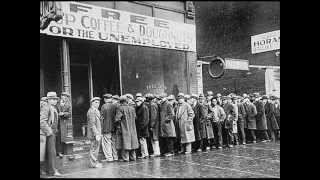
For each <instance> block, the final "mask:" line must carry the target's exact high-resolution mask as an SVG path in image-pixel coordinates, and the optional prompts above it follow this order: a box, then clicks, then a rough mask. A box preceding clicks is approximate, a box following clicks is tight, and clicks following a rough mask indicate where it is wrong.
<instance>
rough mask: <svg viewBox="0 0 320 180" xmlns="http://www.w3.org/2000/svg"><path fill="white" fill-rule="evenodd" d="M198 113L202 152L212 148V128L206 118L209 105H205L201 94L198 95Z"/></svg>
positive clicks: (208, 119)
mask: <svg viewBox="0 0 320 180" xmlns="http://www.w3.org/2000/svg"><path fill="white" fill-rule="evenodd" d="M198 104H199V106H198V109H197V111H198V113H199V117H200V126H201V136H202V145H203V146H202V151H208V150H210V148H213V142H212V140H213V138H214V134H213V128H212V123H211V120H210V118H209V117H208V108H209V106H211V103H206V99H205V97H204V95H203V94H200V95H199V102H198Z"/></svg>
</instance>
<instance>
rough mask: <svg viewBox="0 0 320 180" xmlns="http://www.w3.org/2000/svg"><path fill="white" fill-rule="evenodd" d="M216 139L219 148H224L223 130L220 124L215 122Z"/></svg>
mask: <svg viewBox="0 0 320 180" xmlns="http://www.w3.org/2000/svg"><path fill="white" fill-rule="evenodd" d="M213 124H214V130H213V132H214V139H215V144H216V146H217V147H220V146H222V129H221V123H220V122H214V123H213Z"/></svg>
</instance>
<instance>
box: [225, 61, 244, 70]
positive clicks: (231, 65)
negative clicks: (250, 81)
mask: <svg viewBox="0 0 320 180" xmlns="http://www.w3.org/2000/svg"><path fill="white" fill-rule="evenodd" d="M224 60H225V63H226V66H225V68H226V69H234V70H246V71H248V70H249V61H248V60H243V59H232V58H225V59H224Z"/></svg>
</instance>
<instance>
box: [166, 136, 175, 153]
mask: <svg viewBox="0 0 320 180" xmlns="http://www.w3.org/2000/svg"><path fill="white" fill-rule="evenodd" d="M174 140H175V138H172V137H168V138H167V145H168V153H174V149H173V144H174Z"/></svg>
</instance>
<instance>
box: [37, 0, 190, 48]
mask: <svg viewBox="0 0 320 180" xmlns="http://www.w3.org/2000/svg"><path fill="white" fill-rule="evenodd" d="M61 4H62V11H63V19H62V20H60V21H58V22H51V23H50V25H49V26H48V28H46V29H45V30H43V31H42V30H40V33H45V34H48V35H52V36H63V37H71V38H79V39H89V40H97V41H105V42H115V43H123V44H131V45H140V46H149V47H158V48H166V49H176V50H183V51H194V52H195V51H196V31H195V25H192V24H184V23H178V22H174V21H168V20H163V19H158V18H153V17H149V16H143V15H139V14H135V13H130V12H126V11H119V10H114V9H108V8H102V7H98V6H93V5H87V4H83V3H78V2H61Z"/></svg>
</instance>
